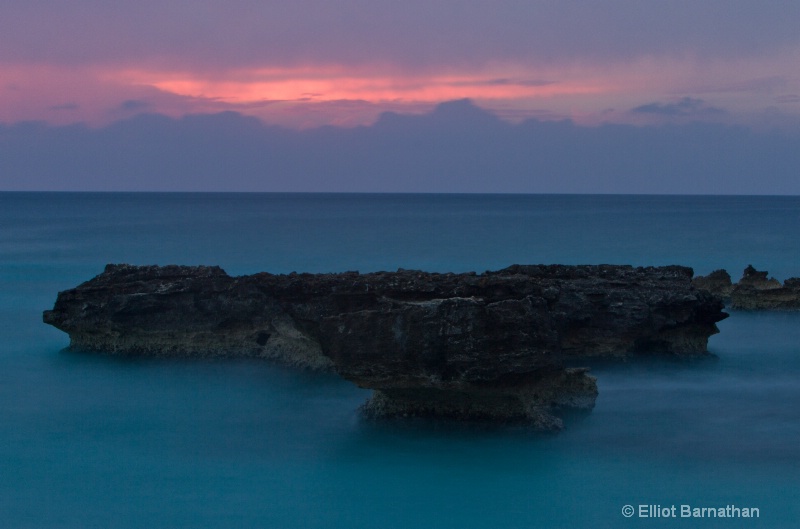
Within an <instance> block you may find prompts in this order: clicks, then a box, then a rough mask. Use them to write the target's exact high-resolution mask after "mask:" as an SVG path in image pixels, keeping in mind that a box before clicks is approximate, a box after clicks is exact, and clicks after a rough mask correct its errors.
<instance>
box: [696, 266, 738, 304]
mask: <svg viewBox="0 0 800 529" xmlns="http://www.w3.org/2000/svg"><path fill="white" fill-rule="evenodd" d="M692 284H693V285H694V287H695V288H697V289H700V290H705V291H708V292H711V294H713V295H714V296H716V297H718V298H719V299H721V300H723V301H725V302H727V301H728V300H730V298H731V292H733V283H732V282H731V275H730V274H729V273H728V272H726V271H725V270H714V271H713V272H711V273H710V274H708V275H707V276H697V277H695V278H694V279H692Z"/></svg>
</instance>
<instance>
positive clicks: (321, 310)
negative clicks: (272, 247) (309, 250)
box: [44, 265, 727, 428]
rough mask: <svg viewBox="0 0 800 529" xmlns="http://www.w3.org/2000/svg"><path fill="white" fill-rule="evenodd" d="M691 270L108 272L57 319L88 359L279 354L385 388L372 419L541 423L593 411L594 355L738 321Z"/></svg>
mask: <svg viewBox="0 0 800 529" xmlns="http://www.w3.org/2000/svg"><path fill="white" fill-rule="evenodd" d="M691 278H692V270H691V269H689V268H685V267H679V266H669V267H648V268H633V267H630V266H610V265H597V266H588V265H587V266H561V265H550V266H544V265H540V266H520V265H514V266H511V267H509V268H506V269H503V270H499V271H496V272H486V273H484V274H476V273H466V274H452V273H448V274H437V273H427V272H421V271H409V270H398V271H397V272H377V273H371V274H359V273H358V272H345V273H339V274H294V273H293V274H289V275H273V274H268V273H260V274H255V275H250V276H241V277H231V276H228V275H227V274H226V273H225V272H224V271H223V270H222V269H220V268H218V267H204V266H200V267H187V266H164V267H159V266H130V265H108V266H107V267H106V269H105V271H104V272H103V273H102V274H100V275H99V276H97V277H95V278H94V279H92V280H90V281H88V282H86V283H83V284H81V285H79V286H78V287H76V288H74V289H71V290H67V291H65V292H61V293H59V295H58V298H57V300H56V303H55V306H54V308H53V310H50V311H45V313H44V321H45V323H49V324H51V325H54V326H56V327H57V328H59V329H61V330H63V331H65V332H67V333H68V334H69V335H70V340H71V347H72V348H73V349H81V350H90V351H100V352H107V353H117V354H146V355H182V356H188V355H193V356H195V355H196V356H249V357H267V358H273V359H277V360H280V361H282V362H285V363H289V364H293V365H300V366H307V367H311V368H316V369H326V368H332V369H334V370H335V371H336V372H338V373H339V374H341V375H342V376H343V377H344V378H346V379H348V380H350V381H352V382H354V383H356V384H357V385H359V386H361V387H364V388H371V389H374V390H375V393H374V395H373V397H372V399H371V400H370V401H369V402H368V403H367V404H366V405H365V412H366V413H367V415H370V416H434V417H454V418H463V419H487V420H494V421H496V420H501V421H517V420H521V421H529V422H532V423H534V424H536V425H538V426H540V427H543V428H554V427H558V426H559V425H560V420H559V419H558V418H556V417H555V416H553V414H552V409H553V408H554V407H558V406H576V407H589V408H590V407H592V406H593V405H594V400H595V397H596V395H597V387H596V383H595V379H594V377H591V376H590V375H589V374H588V373H587V370H586V369H580V368H579V369H574V368H568V367H566V366H568V365H575V363H576V362H579V361H580V360H581V359H585V358H586V357H592V356H623V355H628V354H635V353H650V352H665V353H674V354H698V353H704V352H705V351H706V346H707V343H708V338H709V336H710V335H712V334H714V333H716V332H718V330H717V327H716V325H715V324H716V322H718V321H719V320H722V319H723V318H725V317H727V314H725V313H723V312H722V307H723V305H722V303H721V302H720V301H719V300H718V299H716V298H715V297H714V296H713V295H711V294H710V293H708V292H705V291H701V290H697V289H696V288H694V287H693V286H692V282H691Z"/></svg>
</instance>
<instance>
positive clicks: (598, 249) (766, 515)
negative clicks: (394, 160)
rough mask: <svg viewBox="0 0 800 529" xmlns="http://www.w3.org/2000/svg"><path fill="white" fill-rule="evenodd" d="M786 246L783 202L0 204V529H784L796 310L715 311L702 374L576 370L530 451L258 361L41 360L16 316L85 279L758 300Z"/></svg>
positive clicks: (603, 366) (678, 364) (44, 199)
mask: <svg viewBox="0 0 800 529" xmlns="http://www.w3.org/2000/svg"><path fill="white" fill-rule="evenodd" d="M798 228H800V197H764V196H753V197H744V196H615V195H370V194H363V195H361V194H184V193H175V194H155V193H153V194H150V193H141V194H126V193H107V194H104V193H0V332H2V338H3V340H2V345H1V346H0V476H2V479H0V527H4V528H95V527H96V528H104V529H107V528H147V529H156V528H225V527H231V528H233V527H235V528H249V527H252V528H273V527H274V528H348V529H351V528H352V529H357V528H427V527H431V528H458V529H468V528H497V529H503V528H526V529H532V528H574V527H587V528H588V527H591V528H618V527H621V528H624V527H678V526H680V527H687V528H691V527H697V528H700V527H702V528H751V527H752V528H762V527H763V528H770V529H781V528H787V529H788V528H796V527H798V523H800V376H799V375H800V312H762V313H747V312H731V317H730V318H728V319H726V320H724V321H722V322H721V323H720V324H719V327H720V330H721V333H720V334H718V335H715V336H713V337H712V338H711V340H710V342H709V349H710V351H711V353H712V355H710V356H708V357H703V358H695V359H689V360H686V359H684V360H679V359H675V358H670V357H660V358H652V359H649V360H642V359H631V360H628V361H620V362H608V361H605V362H602V361H601V362H595V363H593V364H590V365H591V367H592V372H593V374H594V375H595V376H597V378H598V386H599V390H600V395H599V397H598V399H597V406H596V407H595V409H594V410H592V411H591V412H567V413H566V414H565V423H566V428H565V430H563V431H561V432H559V433H541V432H535V431H530V430H528V429H526V428H520V427H486V426H482V427H473V426H467V425H458V424H447V423H445V424H440V423H435V422H427V421H422V422H419V421H410V422H402V421H401V422H396V421H394V422H379V423H374V422H370V421H366V420H363V419H362V418H361V417H360V416H359V414H358V407H359V406H360V405H361V404H362V403H363V402H364V400H365V399H366V398H367V396H368V394H369V393H368V392H367V391H365V390H362V389H359V388H357V387H355V386H353V385H352V384H350V383H349V382H347V381H345V380H342V379H340V378H338V377H337V376H336V375H333V374H325V373H312V372H307V371H298V370H292V369H288V368H285V367H281V366H277V365H273V364H270V363H268V362H263V361H254V360H197V359H137V358H116V357H107V356H103V355H95V354H85V353H72V352H66V351H64V348H65V347H66V346H67V345H68V337H67V336H66V335H65V334H64V333H62V332H60V331H58V330H56V329H54V328H52V327H49V326H47V325H45V324H43V323H42V311H43V310H45V309H49V308H52V305H53V302H54V301H55V298H56V294H57V293H58V291H60V290H65V289H67V288H71V287H74V286H76V285H77V284H79V283H80V282H83V281H86V280H88V279H90V278H92V277H93V276H95V275H96V274H98V273H100V272H101V271H102V270H103V267H104V266H105V264H106V263H132V264H162V265H163V264H171V263H176V264H210V265H220V266H221V267H222V268H223V269H225V270H226V271H227V272H228V273H229V274H231V275H238V274H247V273H254V272H258V271H269V272H273V273H286V272H292V271H297V272H338V271H345V270H359V271H362V272H368V271H377V270H395V269H397V268H406V269H422V270H429V271H440V272H444V271H456V272H462V271H470V270H475V271H479V272H481V271H484V270H492V269H498V268H503V267H506V266H508V265H511V264H514V263H525V264H533V263H564V264H581V263H583V264H597V263H612V264H633V265H668V264H682V265H687V266H691V267H693V268H694V270H695V273H698V274H707V273H708V272H711V271H712V270H714V269H717V268H725V269H727V270H728V271H729V272H730V273H731V275H732V276H733V278H734V280H735V279H738V278H739V277H740V275H741V272H742V270H743V269H744V268H745V266H747V265H748V264H753V265H754V266H755V267H756V268H758V269H760V270H769V272H770V275H773V276H775V277H777V278H778V279H780V280H783V279H786V278H788V277H792V276H800V238H799V237H798V233H799V232H800V230H798ZM626 506H630V507H632V509H633V515H632V516H630V517H626V516H625V515H624V514H623V511H625V514H628V513H629V512H630V511H628V510H627V509H626ZM640 506H642V507H640ZM673 506H675V509H674V510H673V509H672V507H673ZM683 506H690V509H692V508H723V509H725V508H727V507H728V506H731V507H732V508H733V509H728V511H727V512H730V513H733V514H736V513H737V511H736V509H740V510H739V511H738V513H739V514H741V512H743V511H742V509H757V511H748V512H751V513H756V512H757V514H758V517H757V518H719V517H715V518H709V517H708V516H706V517H704V518H692V517H682V516H681V515H682V509H683ZM689 512H693V511H691V510H690V511H689ZM697 512H699V513H703V512H705V513H706V514H707V515H709V511H708V510H707V511H697ZM714 512H715V513H716V514H718V511H714ZM673 513H674V516H673ZM643 514H645V515H648V516H647V517H645V516H642V515H643ZM656 515H659V516H656Z"/></svg>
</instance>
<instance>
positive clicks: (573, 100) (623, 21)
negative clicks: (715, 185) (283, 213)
mask: <svg viewBox="0 0 800 529" xmlns="http://www.w3.org/2000/svg"><path fill="white" fill-rule="evenodd" d="M0 14H1V15H2V16H0V79H2V84H1V86H2V88H0V89H1V90H2V99H1V100H0V101H2V102H1V103H0V122H5V123H9V122H17V121H23V120H45V121H47V122H48V123H53V124H67V123H74V122H87V123H89V124H92V125H104V124H107V123H110V122H113V121H115V120H119V119H122V118H125V117H129V116H131V115H134V114H137V113H140V112H144V111H147V112H157V113H163V114H166V115H170V116H174V117H177V116H181V115H185V114H188V113H200V112H206V113H208V112H218V111H223V110H234V111H237V112H241V113H243V114H247V115H253V116H257V117H259V118H261V119H263V120H264V121H266V122H268V123H276V124H283V125H286V126H290V127H295V128H308V127H314V126H318V125H322V124H336V125H346V126H353V125H358V124H370V123H373V122H374V121H375V120H376V119H377V117H378V116H379V115H380V113H381V112H383V111H387V110H388V111H399V112H425V111H429V110H430V109H431V108H433V107H434V106H435V105H436V104H438V103H440V102H443V101H447V100H455V99H463V98H470V99H472V100H473V101H475V102H476V104H478V105H479V106H481V107H482V108H487V109H490V110H492V111H494V112H495V113H497V114H498V115H501V116H503V117H505V118H507V119H512V120H520V119H524V118H529V117H536V118H541V119H563V118H569V119H572V120H573V121H575V122H577V123H581V124H599V123H603V122H616V123H638V124H648V123H654V122H661V121H664V120H670V119H671V120H675V119H680V118H683V117H688V116H692V117H694V118H699V119H702V120H716V121H724V122H738V123H752V124H756V123H758V122H762V123H763V122H768V123H772V122H777V121H780V120H783V119H785V120H786V121H789V122H791V121H792V120H796V119H798V116H800V68H799V66H800V31H798V30H797V28H798V27H800V4H799V3H797V2H785V1H766V2H765V1H763V0H762V1H752V0H724V1H722V0H704V1H702V2H696V1H663V2H662V1H659V2H644V1H641V0H600V1H591V2H590V1H586V0H582V1H573V0H559V1H552V0H550V1H541V0H491V1H490V0H485V1H478V0H433V1H432V0H425V1H417V0H405V1H403V2H397V1H394V0H391V1H388V0H291V1H269V0H266V1H265V0H225V1H219V0H138V1H137V2H124V3H123V2H108V1H103V0H71V1H70V2H65V1H63V0H26V1H25V2H21V1H16V0H2V2H0ZM636 109H639V110H638V111H637V110H636ZM648 109H649V110H648Z"/></svg>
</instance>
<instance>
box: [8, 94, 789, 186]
mask: <svg viewBox="0 0 800 529" xmlns="http://www.w3.org/2000/svg"><path fill="white" fill-rule="evenodd" d="M134 106H135V105H134ZM683 106H688V107H693V106H697V103H696V102H691V101H690V102H689V103H688V104H684V105H683ZM656 108H658V109H662V110H663V108H662V107H656ZM678 108H679V109H680V108H683V107H682V106H681V104H680V103H679V104H678ZM798 141H800V131H795V132H793V133H776V132H772V133H756V132H753V131H752V130H749V129H746V128H742V127H732V126H727V125H721V124H703V123H698V122H694V123H686V124H675V125H670V126H657V127H656V126H649V127H635V126H630V125H604V126H601V127H596V128H589V127H580V126H577V125H576V124H574V123H572V122H570V121H549V122H545V121H539V120H527V121H524V122H522V123H520V124H517V125H513V124H510V123H508V122H505V121H502V120H500V119H498V118H497V117H496V116H495V115H493V114H491V113H488V112H486V111H484V110H482V109H480V108H478V107H476V106H475V105H473V104H472V103H470V102H469V101H463V100H462V101H454V102H449V103H445V104H441V105H439V106H437V107H436V108H435V109H434V111H433V112H430V113H427V114H421V115H408V114H398V113H384V114H383V115H381V117H380V118H379V119H378V120H377V122H376V123H375V124H374V125H372V126H368V127H356V128H338V127H322V128H315V129H308V130H305V131H296V130H291V129H286V128H282V127H274V126H266V125H264V124H263V123H262V122H261V121H259V120H257V119H255V118H252V117H246V116H243V115H241V114H238V113H234V112H225V113H219V114H209V115H188V116H184V117H182V118H179V119H174V118H170V117H167V116H163V115H157V114H143V115H139V116H135V117H132V118H129V119H126V120H123V121H120V122H117V123H114V124H112V125H109V126H107V127H104V128H100V129H92V128H88V127H86V126H83V125H72V126H65V127H52V126H48V125H46V124H44V123H20V124H16V125H13V126H0V189H3V190H57V191H79V190H80V191H85V190H96V191H115V190H116V191H298V192H450V193H452V192H466V193H472V192H481V193H487V192H488V193H675V194H799V193H800V181H798V179H797V174H799V173H800V150H798V149H797V148H796V147H797V145H798Z"/></svg>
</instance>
